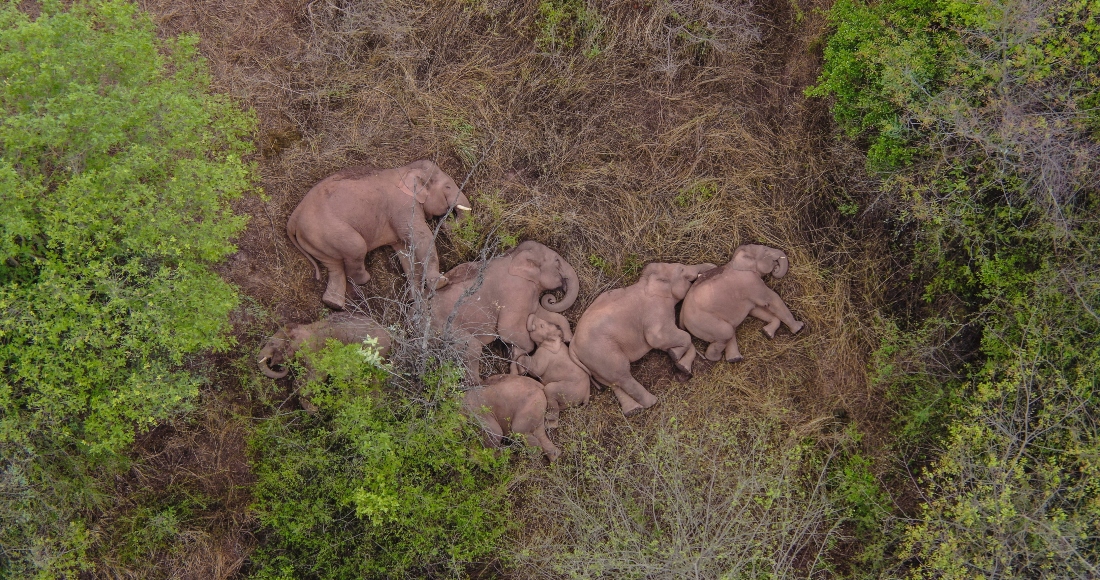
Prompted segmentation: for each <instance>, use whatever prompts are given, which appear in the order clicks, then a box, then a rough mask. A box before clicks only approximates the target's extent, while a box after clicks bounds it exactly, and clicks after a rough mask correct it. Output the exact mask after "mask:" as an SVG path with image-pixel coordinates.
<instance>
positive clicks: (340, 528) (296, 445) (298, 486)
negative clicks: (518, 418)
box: [250, 341, 510, 579]
mask: <svg viewBox="0 0 1100 580" xmlns="http://www.w3.org/2000/svg"><path fill="white" fill-rule="evenodd" d="M300 358H301V359H304V360H306V361H308V364H309V366H310V368H311V369H312V371H313V374H312V375H311V376H314V377H315V378H313V379H312V380H311V381H310V382H308V383H306V384H304V385H303V386H302V394H303V395H304V396H308V397H309V399H310V401H311V402H313V403H314V404H315V405H316V406H317V408H318V409H319V411H318V412H317V414H316V415H315V416H311V415H310V414H307V413H306V412H305V411H292V412H283V413H280V414H278V415H275V416H273V417H271V418H268V419H263V420H260V421H259V422H258V425H257V428H256V431H255V433H254V434H253V436H252V438H251V442H250V444H251V447H252V450H253V453H254V454H255V456H256V460H255V462H254V469H255V473H256V476H257V482H256V486H255V489H254V491H253V493H254V496H255V503H254V506H253V509H254V511H255V514H256V517H257V519H258V520H259V522H260V524H261V526H262V533H263V534H264V535H265V536H266V537H267V541H266V542H264V544H263V545H262V546H261V547H260V548H259V549H258V550H257V552H255V553H254V554H253V555H252V563H253V566H254V568H255V577H257V578H273V579H274V578H280V579H281V578H300V577H310V578H333V579H336V578H393V577H402V576H405V577H409V576H413V577H452V576H455V575H464V574H465V572H466V567H467V566H469V565H471V564H472V563H475V562H481V561H485V560H488V559H491V557H492V556H493V555H494V554H495V553H496V552H497V550H499V548H500V542H501V537H502V536H503V534H504V532H505V531H506V529H507V526H508V521H509V515H510V513H509V509H508V505H509V499H508V495H507V484H508V480H509V470H508V469H507V461H508V456H507V455H497V454H494V452H493V451H492V450H490V449H486V448H485V447H484V446H483V445H482V443H481V441H480V438H479V437H478V436H477V430H476V427H475V426H474V425H473V424H472V423H471V422H469V421H467V420H466V418H465V416H463V415H462V414H461V413H460V412H459V402H460V397H459V396H458V392H457V390H456V387H457V385H458V382H459V379H460V378H461V376H462V374H461V373H460V372H458V371H457V368H458V367H456V366H454V365H443V366H441V367H439V368H438V370H437V371H436V372H433V373H429V374H428V375H427V376H426V379H427V380H428V381H430V382H435V383H437V384H434V385H429V388H430V390H431V391H432V392H438V393H441V395H442V398H441V399H439V400H434V401H430V402H429V404H421V403H416V402H411V401H409V400H408V399H405V398H403V397H401V396H399V395H396V394H394V393H393V392H387V391H386V390H385V388H386V387H387V386H388V385H387V382H388V378H389V375H390V373H391V372H393V369H392V368H390V367H387V366H386V365H385V364H384V363H382V361H381V358H380V357H379V356H378V353H377V351H374V350H373V349H372V348H371V347H370V346H369V345H362V344H350V345H341V344H339V343H336V342H335V341H330V344H329V345H328V346H327V347H326V348H325V349H324V350H322V351H320V352H318V353H308V352H306V353H302V354H301V355H300ZM320 377H327V379H326V380H321V378H320Z"/></svg>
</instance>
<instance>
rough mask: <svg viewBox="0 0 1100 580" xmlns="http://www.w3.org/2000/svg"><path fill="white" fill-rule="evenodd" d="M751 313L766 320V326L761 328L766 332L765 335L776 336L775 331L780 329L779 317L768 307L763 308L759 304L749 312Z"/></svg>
mask: <svg viewBox="0 0 1100 580" xmlns="http://www.w3.org/2000/svg"><path fill="white" fill-rule="evenodd" d="M749 315H750V316H752V317H753V318H757V319H760V320H763V321H764V328H761V329H760V330H761V331H762V332H763V333H764V336H766V337H768V338H775V331H777V330H779V324H780V320H779V317H777V316H776V315H774V314H772V313H771V311H770V310H768V309H767V308H761V307H759V306H757V307H756V308H753V309H752V312H749Z"/></svg>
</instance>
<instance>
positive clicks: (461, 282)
mask: <svg viewBox="0 0 1100 580" xmlns="http://www.w3.org/2000/svg"><path fill="white" fill-rule="evenodd" d="M446 276H447V279H449V280H450V284H449V285H448V286H446V287H445V288H443V289H441V290H438V291H436V294H435V296H434V297H433V299H432V325H433V328H434V329H435V330H436V331H437V332H443V333H452V334H453V335H454V336H455V338H457V340H458V342H459V343H460V344H461V345H463V347H464V348H465V350H466V352H465V360H466V377H467V380H468V381H470V382H472V383H476V382H477V381H478V378H479V377H480V359H481V349H482V347H483V346H484V345H487V344H489V343H490V342H493V340H495V339H497V338H500V339H501V340H502V341H504V342H505V343H507V344H508V345H510V346H511V349H512V352H511V356H510V358H511V360H513V361H514V360H517V358H518V357H520V356H522V355H524V354H527V353H529V352H531V351H532V350H534V348H535V343H534V342H533V341H532V340H531V336H530V334H529V333H528V331H527V318H528V317H529V316H530V315H531V314H536V315H538V317H539V318H542V319H544V320H547V321H548V322H551V323H554V324H557V325H558V326H560V327H562V328H565V329H568V328H569V321H568V320H566V318H565V316H562V315H561V314H560V313H561V312H563V311H565V310H566V309H568V308H569V307H570V306H572V305H573V302H575V301H576V300H577V293H578V291H579V285H578V282H579V278H578V277H577V271H576V270H574V269H573V266H571V265H569V262H566V261H565V259H564V258H562V257H561V256H560V255H558V253H557V252H555V251H553V250H551V249H550V248H547V247H546V246H544V245H542V244H540V243H538V242H534V241H526V242H523V243H521V244H519V245H518V246H516V247H515V248H512V249H511V250H509V251H508V252H507V253H505V254H504V255H501V256H498V257H496V258H493V259H492V260H489V261H488V262H486V263H478V262H467V263H465V264H459V265H458V266H455V267H454V268H452V269H451V270H450V271H448V272H447V274H446ZM559 289H560V290H564V291H565V296H564V297H563V298H562V300H561V302H558V301H557V300H556V299H555V298H554V296H553V295H545V296H542V294H543V292H547V291H550V290H559ZM540 296H542V297H541V299H540ZM571 338H572V337H571V336H570V335H569V334H568V331H566V336H565V340H566V341H567V342H568V341H569V340H570V339H571Z"/></svg>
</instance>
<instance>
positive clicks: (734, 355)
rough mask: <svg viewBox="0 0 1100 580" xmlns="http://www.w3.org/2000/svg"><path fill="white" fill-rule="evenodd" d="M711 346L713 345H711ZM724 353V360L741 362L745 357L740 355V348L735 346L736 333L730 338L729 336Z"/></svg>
mask: <svg viewBox="0 0 1100 580" xmlns="http://www.w3.org/2000/svg"><path fill="white" fill-rule="evenodd" d="M711 346H713V345H711ZM708 352H709V349H708ZM725 355H726V362H731V363H737V362H741V361H743V360H745V357H743V356H741V349H739V348H738V347H737V336H736V335H734V336H733V337H732V338H730V340H729V342H728V343H726V350H725Z"/></svg>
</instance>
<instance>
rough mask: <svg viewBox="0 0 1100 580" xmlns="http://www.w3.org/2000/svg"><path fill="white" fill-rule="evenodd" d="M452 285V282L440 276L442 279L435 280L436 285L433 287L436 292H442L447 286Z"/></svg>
mask: <svg viewBox="0 0 1100 580" xmlns="http://www.w3.org/2000/svg"><path fill="white" fill-rule="evenodd" d="M450 283H451V281H450V280H448V279H447V277H446V276H440V277H438V278H436V279H435V283H434V285H433V288H435V289H436V290H442V289H443V288H445V287H446V286H447V284H450Z"/></svg>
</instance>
